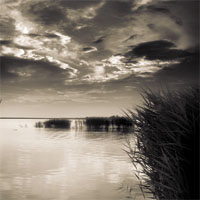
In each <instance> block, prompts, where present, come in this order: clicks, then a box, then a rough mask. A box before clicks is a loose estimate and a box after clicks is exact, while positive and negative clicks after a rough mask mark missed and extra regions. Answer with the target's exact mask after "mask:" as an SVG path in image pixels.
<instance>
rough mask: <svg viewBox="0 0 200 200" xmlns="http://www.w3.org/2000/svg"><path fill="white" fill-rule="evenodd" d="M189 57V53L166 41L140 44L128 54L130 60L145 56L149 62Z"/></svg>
mask: <svg viewBox="0 0 200 200" xmlns="http://www.w3.org/2000/svg"><path fill="white" fill-rule="evenodd" d="M189 55H190V53H189V52H187V51H184V50H180V49H176V48H175V44H174V43H172V42H169V41H165V40H157V41H151V42H145V43H141V44H138V45H137V46H135V47H133V49H132V50H131V51H129V52H128V53H127V54H126V56H127V57H128V58H129V59H132V58H135V57H144V56H145V58H146V59H149V60H173V59H177V58H182V57H186V56H189Z"/></svg>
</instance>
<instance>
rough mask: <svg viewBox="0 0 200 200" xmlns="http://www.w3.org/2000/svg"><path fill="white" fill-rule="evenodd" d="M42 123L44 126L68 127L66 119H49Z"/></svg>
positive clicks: (68, 123)
mask: <svg viewBox="0 0 200 200" xmlns="http://www.w3.org/2000/svg"><path fill="white" fill-rule="evenodd" d="M43 124H44V127H45V128H66V129H69V128H70V121H69V120H67V119H50V120H47V121H45V122H43Z"/></svg>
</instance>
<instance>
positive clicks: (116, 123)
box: [85, 116, 133, 131]
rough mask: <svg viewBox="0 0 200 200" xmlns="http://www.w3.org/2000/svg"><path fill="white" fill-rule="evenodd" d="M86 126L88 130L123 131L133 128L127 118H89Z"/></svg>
mask: <svg viewBox="0 0 200 200" xmlns="http://www.w3.org/2000/svg"><path fill="white" fill-rule="evenodd" d="M85 124H86V126H87V129H88V130H107V131H108V130H109V131H110V130H117V131H120V130H123V129H127V128H130V127H132V126H133V123H132V121H131V120H130V119H129V118H127V117H119V116H112V117H87V118H86V121H85Z"/></svg>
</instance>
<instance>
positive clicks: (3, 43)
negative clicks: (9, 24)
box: [0, 40, 12, 45]
mask: <svg viewBox="0 0 200 200" xmlns="http://www.w3.org/2000/svg"><path fill="white" fill-rule="evenodd" d="M0 44H1V45H10V44H12V40H0Z"/></svg>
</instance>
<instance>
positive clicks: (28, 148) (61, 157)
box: [0, 119, 143, 200]
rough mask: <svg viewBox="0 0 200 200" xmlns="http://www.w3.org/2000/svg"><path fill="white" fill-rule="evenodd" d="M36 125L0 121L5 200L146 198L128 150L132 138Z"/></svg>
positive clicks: (0, 183) (0, 194)
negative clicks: (126, 144)
mask: <svg viewBox="0 0 200 200" xmlns="http://www.w3.org/2000/svg"><path fill="white" fill-rule="evenodd" d="M36 121H37V120H31V119H28V120H24V119H23V120H19V119H16V120H5V119H4V120H0V199H1V200H118V199H122V200H123V199H143V197H142V194H141V192H140V190H139V188H138V186H137V180H136V178H135V176H134V175H133V166H132V164H131V162H130V160H129V158H128V156H127V155H126V153H125V152H124V151H123V150H122V148H124V147H123V143H125V141H126V138H127V137H129V136H125V135H122V134H119V133H112V132H87V131H81V130H79V131H78V130H75V129H71V130H59V129H43V128H41V129H40V128H34V123H35V122H36ZM121 186H122V189H119V188H120V187H121ZM130 186H131V187H132V188H133V191H132V192H131V193H129V192H128V191H127V190H126V187H130ZM134 196H135V197H136V198H131V197H134Z"/></svg>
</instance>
